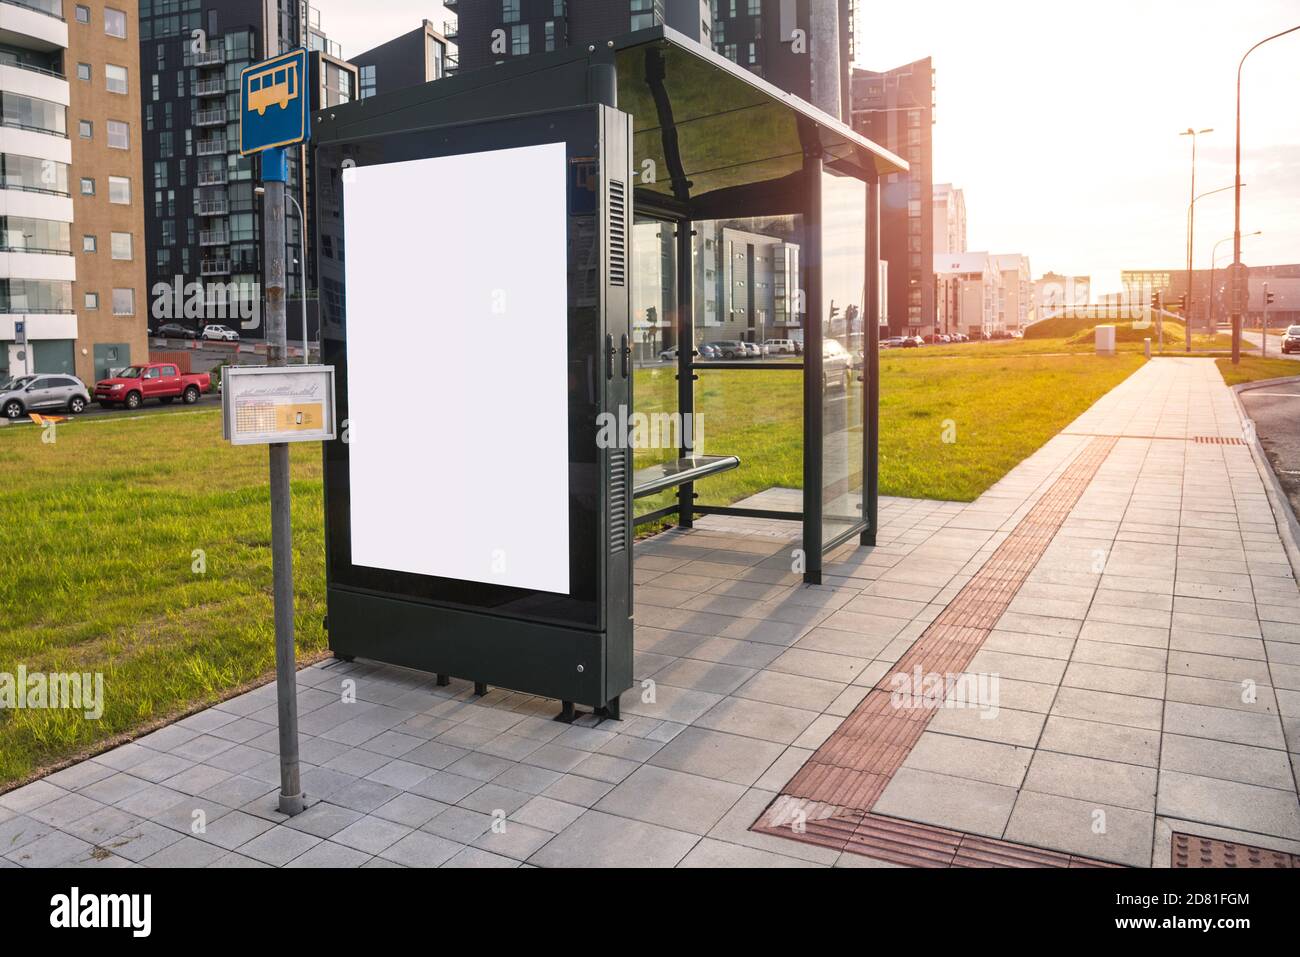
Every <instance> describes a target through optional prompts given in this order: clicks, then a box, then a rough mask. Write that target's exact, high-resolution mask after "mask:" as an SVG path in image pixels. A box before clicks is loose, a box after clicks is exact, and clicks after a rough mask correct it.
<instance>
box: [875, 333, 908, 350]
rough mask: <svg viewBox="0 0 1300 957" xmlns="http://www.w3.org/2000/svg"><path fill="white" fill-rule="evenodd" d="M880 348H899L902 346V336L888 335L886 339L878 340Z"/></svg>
mask: <svg viewBox="0 0 1300 957" xmlns="http://www.w3.org/2000/svg"><path fill="white" fill-rule="evenodd" d="M880 348H882V349H901V348H903V336H890V337H888V338H887V339H881V340H880Z"/></svg>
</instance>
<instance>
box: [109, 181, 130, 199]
mask: <svg viewBox="0 0 1300 957" xmlns="http://www.w3.org/2000/svg"><path fill="white" fill-rule="evenodd" d="M108 201H109V202H110V203H116V204H117V205H119V206H130V205H131V181H130V180H129V179H127V178H126V177H125V176H110V177H109V178H108Z"/></svg>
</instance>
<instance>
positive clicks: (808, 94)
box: [712, 0, 860, 117]
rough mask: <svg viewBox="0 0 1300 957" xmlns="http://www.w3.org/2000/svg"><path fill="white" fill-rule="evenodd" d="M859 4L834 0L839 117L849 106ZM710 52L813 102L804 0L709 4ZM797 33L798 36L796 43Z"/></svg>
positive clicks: (737, 0) (853, 0) (735, 0)
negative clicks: (837, 42) (710, 16)
mask: <svg viewBox="0 0 1300 957" xmlns="http://www.w3.org/2000/svg"><path fill="white" fill-rule="evenodd" d="M859 6H860V3H859V0H839V41H840V95H841V100H842V104H841V108H840V116H841V117H847V116H848V115H849V111H850V109H851V107H852V93H851V78H852V63H853V59H854V57H855V55H856V53H857V41H858V38H859V36H860V33H859V31H858V29H857V13H858V9H859ZM712 14H713V48H714V50H716V51H717V52H718V53H721V54H722V55H723V56H725V57H726V58H727V59H729V60H733V61H734V62H736V63H739V64H740V65H741V66H743V67H745V68H746V69H748V70H751V71H753V72H754V73H757V74H758V75H759V76H761V77H763V78H764V79H765V80H767V81H768V82H770V83H773V84H775V85H776V86H779V87H780V88H781V89H783V90H786V91H787V92H790V93H793V94H794V95H795V96H797V97H800V98H801V99H804V100H807V101H808V102H810V103H811V102H813V91H812V67H811V64H812V56H811V52H812V51H811V49H810V47H809V45H808V43H807V42H804V41H806V40H807V39H808V35H809V32H810V21H809V17H810V16H811V4H810V2H809V0H713V3H712ZM796 31H799V32H801V33H802V35H803V39H802V40H800V39H799V36H798V34H797V32H796Z"/></svg>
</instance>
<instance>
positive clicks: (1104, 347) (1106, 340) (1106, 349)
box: [1097, 326, 1115, 356]
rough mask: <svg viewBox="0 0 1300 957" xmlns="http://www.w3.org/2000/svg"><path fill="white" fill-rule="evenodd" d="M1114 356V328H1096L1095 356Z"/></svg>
mask: <svg viewBox="0 0 1300 957" xmlns="http://www.w3.org/2000/svg"><path fill="white" fill-rule="evenodd" d="M1114 354H1115V327H1114V326H1098V327H1097V355H1099V356H1113V355H1114Z"/></svg>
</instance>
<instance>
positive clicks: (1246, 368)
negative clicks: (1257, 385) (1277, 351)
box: [1214, 355, 1300, 386]
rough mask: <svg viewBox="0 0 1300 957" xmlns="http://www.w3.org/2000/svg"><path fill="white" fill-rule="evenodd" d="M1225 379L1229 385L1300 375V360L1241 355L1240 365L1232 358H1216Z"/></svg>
mask: <svg viewBox="0 0 1300 957" xmlns="http://www.w3.org/2000/svg"><path fill="white" fill-rule="evenodd" d="M1214 361H1215V362H1216V363H1217V364H1218V366H1219V371H1220V372H1221V373H1223V381H1224V382H1226V383H1228V385H1230V386H1231V385H1241V384H1242V383H1243V382H1258V381H1260V380H1261V379H1282V378H1285V377H1287V376H1295V375H1300V362H1297V361H1296V360H1294V359H1272V358H1270V359H1265V358H1263V357H1262V356H1257V355H1255V356H1247V355H1243V356H1242V357H1241V362H1240V363H1239V364H1238V365H1235V366H1234V365H1233V364H1232V359H1230V358H1227V359H1223V358H1220V359H1215V360H1214Z"/></svg>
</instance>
